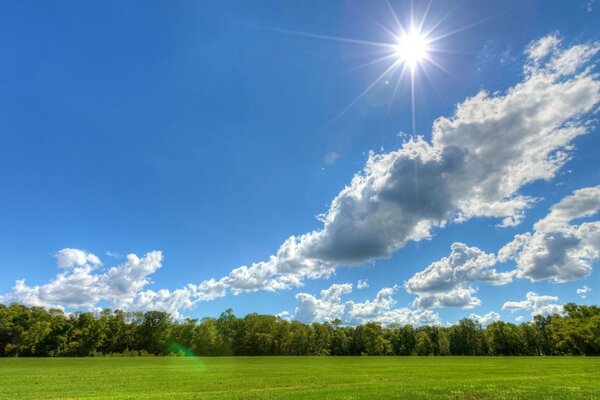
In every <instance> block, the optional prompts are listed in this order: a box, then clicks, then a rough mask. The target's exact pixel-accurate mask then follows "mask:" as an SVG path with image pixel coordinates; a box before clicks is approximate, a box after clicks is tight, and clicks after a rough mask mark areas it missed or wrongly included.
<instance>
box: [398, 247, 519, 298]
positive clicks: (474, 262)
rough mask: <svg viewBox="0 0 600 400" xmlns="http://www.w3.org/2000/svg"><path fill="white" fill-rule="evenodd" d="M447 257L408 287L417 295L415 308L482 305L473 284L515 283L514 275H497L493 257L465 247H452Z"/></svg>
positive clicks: (413, 279)
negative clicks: (513, 280) (513, 281)
mask: <svg viewBox="0 0 600 400" xmlns="http://www.w3.org/2000/svg"><path fill="white" fill-rule="evenodd" d="M451 250H452V252H451V253H450V255H449V256H448V257H444V258H442V259H441V260H438V261H435V262H433V263H431V264H430V265H429V266H428V267H427V268H426V269H425V270H423V271H421V272H417V273H416V274H415V275H414V276H413V277H412V278H410V279H409V280H408V281H407V282H406V283H405V285H404V286H405V288H406V290H407V291H408V292H409V293H415V294H417V298H416V299H415V301H414V302H413V306H414V307H417V308H422V309H427V308H439V307H462V308H473V307H475V306H478V305H480V304H481V300H479V299H478V298H477V297H475V296H474V294H475V293H476V289H474V288H473V286H472V285H473V284H475V283H477V282H484V283H488V284H491V285H505V284H507V283H509V282H511V281H512V277H513V275H514V273H513V272H497V271H496V270H495V269H493V268H491V267H492V266H493V265H494V264H496V257H495V256H494V255H493V254H489V253H485V252H483V251H481V250H480V249H478V248H477V247H469V246H467V245H466V244H464V243H453V244H452V246H451Z"/></svg>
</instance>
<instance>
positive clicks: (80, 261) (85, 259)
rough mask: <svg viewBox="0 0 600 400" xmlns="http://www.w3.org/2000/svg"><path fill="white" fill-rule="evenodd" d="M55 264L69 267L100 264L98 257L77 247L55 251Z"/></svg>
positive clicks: (96, 265)
mask: <svg viewBox="0 0 600 400" xmlns="http://www.w3.org/2000/svg"><path fill="white" fill-rule="evenodd" d="M55 257H56V266H57V267H59V268H71V267H85V266H88V267H91V268H94V267H98V266H100V265H102V263H101V262H100V259H99V258H98V257H97V256H96V255H94V254H92V253H88V252H86V251H85V250H79V249H70V248H66V249H62V250H59V251H57V252H56V254H55Z"/></svg>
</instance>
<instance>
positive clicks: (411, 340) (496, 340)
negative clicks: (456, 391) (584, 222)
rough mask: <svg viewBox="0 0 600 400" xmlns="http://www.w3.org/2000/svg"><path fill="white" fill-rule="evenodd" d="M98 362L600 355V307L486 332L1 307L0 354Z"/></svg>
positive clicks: (471, 327)
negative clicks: (161, 358) (105, 357)
mask: <svg viewBox="0 0 600 400" xmlns="http://www.w3.org/2000/svg"><path fill="white" fill-rule="evenodd" d="M101 355H114V356H117V355H124V356H127V355H199V356H230V355H239V356H259V355H260V356H264V355H336V356H342V355H507V356H514V355H600V307H597V306H583V305H576V304H573V303H570V304H566V305H565V306H564V315H550V316H545V317H544V316H536V317H535V318H534V321H533V322H526V323H522V324H520V325H515V324H512V323H508V322H502V321H498V322H494V323H492V324H490V325H488V326H487V327H485V328H483V327H482V326H481V325H480V324H479V323H477V322H475V321H473V320H470V319H463V320H461V321H460V322H459V323H457V324H456V325H452V326H448V327H442V326H422V327H418V328H414V327H412V326H411V325H389V326H387V327H382V326H381V325H380V324H377V323H372V322H370V323H366V324H364V325H359V326H356V327H352V326H343V325H341V324H340V321H339V320H335V321H331V322H325V323H313V324H310V325H309V324H303V323H300V322H297V321H293V322H290V321H286V320H284V319H281V318H279V317H275V316H272V315H258V314H249V315H246V316H245V317H244V318H238V317H236V316H235V315H234V314H233V313H232V311H231V310H227V311H225V312H224V313H222V314H221V316H220V317H219V318H204V319H202V320H201V321H198V320H195V319H185V320H176V319H174V318H173V317H172V316H171V315H169V314H168V313H165V312H160V311H148V312H145V313H142V312H123V311H121V310H116V311H111V310H108V309H107V310H104V311H102V312H100V313H98V314H93V313H90V312H78V313H73V314H69V315H66V314H65V313H63V312H62V311H60V310H55V309H50V310H48V309H45V308H42V307H26V306H23V305H20V304H11V305H9V306H5V305H2V304H0V356H3V357H55V356H61V357H62V356H79V357H86V356H101Z"/></svg>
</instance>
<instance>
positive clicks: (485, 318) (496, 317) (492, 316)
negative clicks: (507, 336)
mask: <svg viewBox="0 0 600 400" xmlns="http://www.w3.org/2000/svg"><path fill="white" fill-rule="evenodd" d="M469 318H470V319H472V320H473V321H476V322H478V323H480V324H481V325H482V326H487V325H489V324H491V323H492V322H496V321H500V314H498V313H497V312H495V311H490V312H489V313H487V314H485V315H478V314H471V315H469Z"/></svg>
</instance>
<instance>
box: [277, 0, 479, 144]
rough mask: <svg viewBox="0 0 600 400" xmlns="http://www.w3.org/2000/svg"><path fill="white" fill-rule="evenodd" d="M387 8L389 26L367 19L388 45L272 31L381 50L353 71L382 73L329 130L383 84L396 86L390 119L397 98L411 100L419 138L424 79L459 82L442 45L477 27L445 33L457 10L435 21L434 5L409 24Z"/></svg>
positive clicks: (410, 15) (411, 14) (411, 17)
mask: <svg viewBox="0 0 600 400" xmlns="http://www.w3.org/2000/svg"><path fill="white" fill-rule="evenodd" d="M386 4H387V11H389V13H388V16H389V18H387V19H388V21H387V22H388V23H385V22H381V21H380V20H377V19H375V18H373V17H372V16H369V15H366V14H365V15H364V16H365V17H366V18H367V19H368V20H370V21H372V22H373V23H375V24H376V25H377V26H378V27H379V28H380V29H381V30H382V31H383V32H384V33H385V36H387V39H386V40H385V41H377V40H367V39H361V38H349V37H339V36H331V35H321V34H317V33H309V32H298V31H291V30H285V29H273V28H269V29H270V30H273V31H277V32H280V33H285V34H292V35H298V36H304V37H308V38H314V39H320V40H330V41H336V42H340V43H349V44H353V45H358V46H364V47H371V48H374V49H376V50H377V53H376V54H377V56H374V57H372V58H371V59H370V60H369V61H367V62H366V63H364V64H362V65H358V66H356V67H355V68H353V69H366V68H381V71H382V72H381V73H379V74H378V75H376V76H375V77H374V79H372V80H371V81H370V82H368V83H367V84H366V86H365V88H364V89H363V90H362V91H361V92H360V93H359V94H358V95H357V96H356V97H354V98H353V99H351V100H350V101H349V102H348V103H347V105H346V106H345V107H344V108H343V109H342V110H341V111H340V112H339V113H338V114H337V115H336V116H335V117H334V118H333V119H332V120H331V121H330V122H329V123H328V124H327V127H329V126H331V125H333V124H334V123H335V122H336V121H337V120H339V118H340V117H342V116H343V115H344V114H346V113H347V112H348V111H349V110H350V109H352V108H353V107H354V106H355V105H356V104H357V103H358V102H359V101H360V100H361V99H363V98H364V97H365V96H366V95H367V94H368V93H369V92H371V91H372V90H374V89H375V88H376V87H377V86H379V85H382V84H392V85H393V90H392V93H391V97H390V99H389V100H388V107H387V112H386V115H387V113H388V112H389V111H390V109H391V106H392V103H393V102H394V101H395V100H396V98H397V96H399V95H400V93H406V94H407V95H409V96H410V97H409V98H407V100H409V104H410V116H411V129H412V130H411V134H412V135H416V134H417V132H416V119H417V113H416V90H417V88H418V86H419V84H418V83H419V81H420V80H421V78H422V77H423V76H424V77H425V78H427V79H428V80H429V81H430V83H431V84H432V85H433V84H434V82H433V80H432V77H431V72H430V70H431V69H432V68H434V69H437V70H439V71H441V72H443V73H445V74H447V75H448V76H450V77H452V78H454V79H456V78H455V76H454V74H452V73H451V71H449V70H448V69H447V68H446V67H444V65H443V64H444V63H443V60H442V59H441V57H440V55H441V54H442V53H449V52H451V49H448V48H445V47H444V45H443V43H442V42H441V41H442V40H443V39H445V38H447V37H449V36H451V35H454V34H456V33H457V32H460V31H463V30H464V29H468V28H469V27H471V26H473V25H476V24H477V23H475V24H470V25H467V26H463V27H461V28H459V29H453V30H450V31H447V32H444V31H443V30H442V26H443V22H444V21H445V20H447V19H448V17H449V16H450V15H451V14H452V13H453V12H454V11H455V10H456V7H454V8H452V9H451V10H450V11H449V12H448V13H446V14H444V15H443V16H442V17H441V18H438V19H436V20H433V18H431V17H429V14H430V9H431V1H430V2H429V3H428V5H427V7H426V8H425V10H424V11H423V12H420V13H419V12H417V11H415V10H414V9H412V8H411V10H410V12H409V13H408V14H407V17H406V20H405V21H403V20H402V19H401V18H400V17H399V16H398V14H397V13H396V11H395V10H394V8H393V7H392V5H391V4H390V3H389V2H386Z"/></svg>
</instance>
